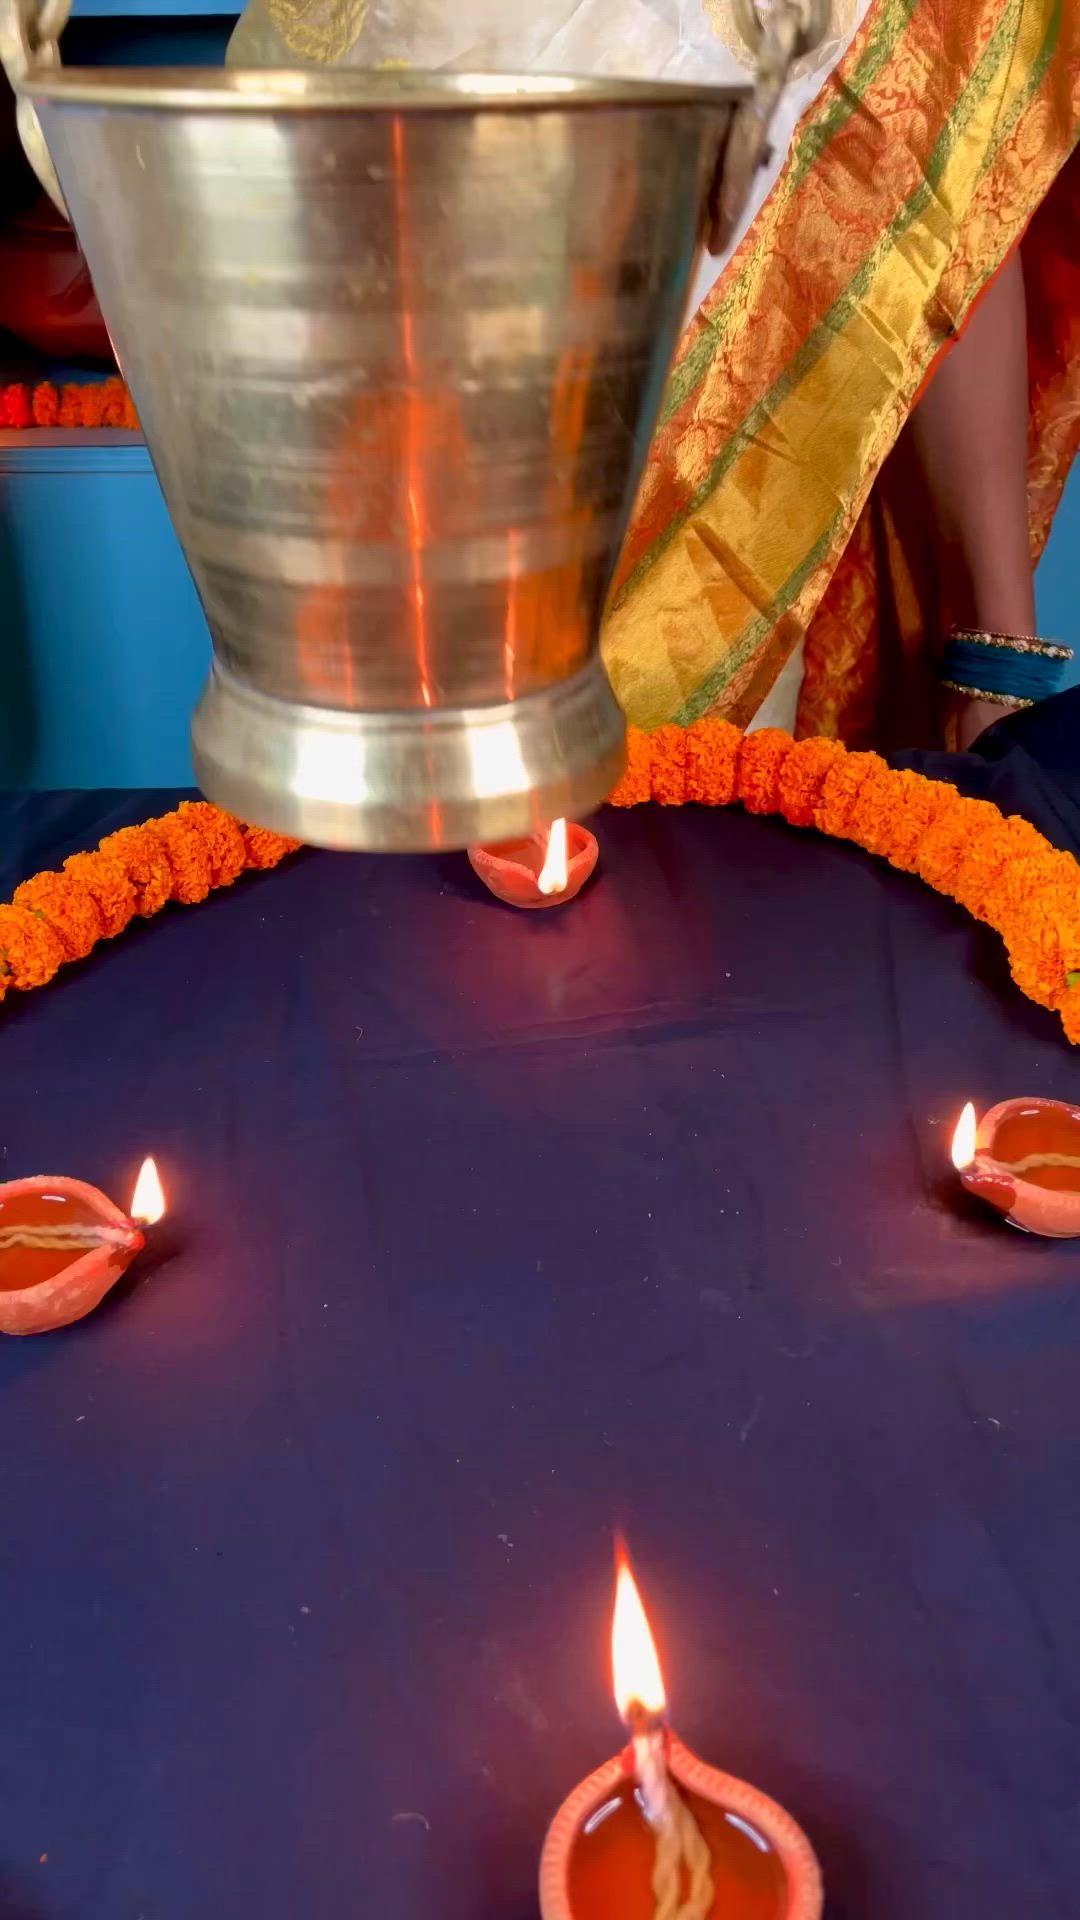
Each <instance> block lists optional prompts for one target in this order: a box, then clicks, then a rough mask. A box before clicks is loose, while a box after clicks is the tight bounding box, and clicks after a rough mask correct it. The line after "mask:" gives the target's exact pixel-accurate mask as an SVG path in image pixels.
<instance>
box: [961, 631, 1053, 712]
mask: <svg viewBox="0 0 1080 1920" xmlns="http://www.w3.org/2000/svg"><path fill="white" fill-rule="evenodd" d="M1072 657H1073V656H1072V648H1071V647H1059V646H1052V645H1051V644H1050V642H1049V641H1046V640H1035V639H1027V638H1021V637H1019V636H1014V635H1010V634H1002V633H968V632H964V633H954V634H953V636H952V638H951V639H950V640H949V641H948V643H947V645H946V647H945V651H944V654H943V655H942V660H941V678H942V680H943V681H944V682H945V685H946V686H948V687H952V688H954V689H955V691H956V692H958V693H966V694H970V695H971V696H972V697H974V698H976V699H980V698H981V699H984V700H994V701H997V702H999V703H1000V704H1002V705H1010V706H1030V705H1032V704H1033V703H1034V702H1035V701H1036V700H1046V699H1047V698H1048V697H1049V696H1050V695H1051V694H1053V693H1057V691H1058V689H1059V688H1060V686H1061V683H1062V680H1063V678H1064V674H1065V668H1066V665H1067V664H1068V662H1069V661H1070V660H1071V659H1072Z"/></svg>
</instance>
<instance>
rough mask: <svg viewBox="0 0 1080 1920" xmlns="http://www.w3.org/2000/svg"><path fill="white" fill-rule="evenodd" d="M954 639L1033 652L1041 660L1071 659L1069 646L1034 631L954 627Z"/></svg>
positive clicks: (1012, 651)
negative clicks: (992, 631) (994, 631)
mask: <svg viewBox="0 0 1080 1920" xmlns="http://www.w3.org/2000/svg"><path fill="white" fill-rule="evenodd" d="M952 638H953V639H954V640H969V641H971V642H972V644H973V645H975V646H977V647H1002V648H1007V649H1008V651H1009V652H1010V653H1035V654H1038V655H1039V657H1040V658H1041V659H1043V660H1071V659H1072V657H1073V650H1072V648H1071V647H1062V646H1059V645H1058V643H1057V642H1056V641H1053V640H1040V639H1039V637H1038V635H1037V634H1034V633H984V632H982V631H981V630H980V629H979V628H977V627H954V628H953V632H952Z"/></svg>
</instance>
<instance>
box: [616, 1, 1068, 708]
mask: <svg viewBox="0 0 1080 1920" xmlns="http://www.w3.org/2000/svg"><path fill="white" fill-rule="evenodd" d="M1078 134H1080V7H1077V6H1075V5H1072V4H1069V0H873V4H872V5H871V6H870V8H869V10H868V12H867V13H866V15H865V18H864V19H863V22H862V25H861V28H860V30H859V32H858V34H857V35H856V37H855V39H854V41H853V42H852V44H851V45H850V47H849V48H848V51H847V52H846V54H845V55H844V56H843V58H842V59H841V60H840V62H839V64H838V65H837V66H836V67H835V68H834V70H833V72H832V73H831V75H830V76H829V78H828V80H827V82H826V84H825V86H824V87H823V89H822V90H821V92H820V93H819V94H818V96H817V98H816V99H815V100H814V102H813V104H812V105H811V106H810V108H809V109H808V110H807V112H806V113H805V114H804V116H803V118H802V120H801V122H800V124H799V126H798V129H797V131H796V135H795V140H794V143H793V146H792V148H791V151H790V153H789V155H788V157H787V160H786V163H785V165H784V167H783V169H782V170H781V172H780V174H779V176H778V178H777V180H776V182H775V184H774V186H773V188H772V191H771V193H770V195H769V197H768V199H767V201H766V203H765V206H764V207H763V209H762V211H761V213H760V214H759V216H758V218H757V219H756V220H755V222H754V224H753V225H752V227H751V228H750V230H749V232H748V233H747V235H746V237H745V239H744V240H743V242H742V244H741V246H740V247H739V249H738V250H737V252H736V253H735V255H734V257H733V258H732V260H731V261H730V263H729V265H728V266H727V268H726V269H725V271H724V273H723V274H722V275H721V278H720V280H719V281H718V283H717V285H716V287H715V288H714V290H713V292H712V293H711V294H710V295H709V297H708V299H707V300H706V301H705V304H704V306H703V307H702V309H701V311H700V312H699V313H698V315H697V317H696V318H695V320H694V322H693V324H692V325H691V327H690V329H689V331H688V332H687V334H686V336H685V338H684V340H683V343H682V346H681V349H680V353H679V356H678V360H677V363H676V366H675V369H674V372H673V374H672V378H671V382H670V385H669V389H668V393H667V398H666V401H665V406H664V412H663V416H662V421H661V425H660V429H659V431H658V434H657V437H656V440H655V442H654V445H653V448H652V452H651V455H650V459H649V463H648V467H647V470H646V474H645V478H644V482H643V485H642V488H641V492H640V495H639V499H638V504H637V509H636V513H635V518H634V522H633V526H632V529H631V533H630V536H629V539H628V542H627V546H626V549H625V552H624V556H623V561H622V564H621V567H620V571H619V574H618V577H617V579H616V582H615V588H614V592H613V597H612V601H611V606H610V612H609V618H608V625H607V634H606V642H605V653H606V658H607V663H608V667H609V671H610V673H611V675H612V678H613V681H614V683H615V687H616V691H617V692H618V694H619V697H620V699H621V701H622V703H623V705H624V707H625V708H626V711H627V713H628V715H629V717H630V719H631V721H633V722H634V723H635V724H636V725H638V726H641V727H645V728H653V727H656V726H659V725H660V724H662V723H664V722H668V721H677V722H689V721H691V720H694V719H696V718H698V717H699V716H701V715H702V714H705V713H720V714H724V715H726V716H727V717H729V718H731V719H733V720H735V721H737V722H739V723H745V722H747V721H749V720H750V718H751V717H752V716H753V714H754V713H755V712H756V710H757V708H758V707H759V705H760V703H761V701H762V699H763V698H764V697H765V695H766V694H767V693H768V692H769V690H770V688H771V686H772V685H773V683H774V681H775V679H776V677H777V675H778V673H779V672H780V670H781V668H782V667H783V665H784V663H785V661H786V660H787V659H788V658H789V656H790V655H791V654H792V653H793V651H794V650H795V649H796V648H797V647H798V646H800V644H805V678H804V681H803V686H802V693H801V697H800V705H799V731H800V732H803V733H811V732H820V733H828V734H837V735H840V736H842V737H843V738H844V739H846V740H847V741H849V742H856V743H865V742H866V741H867V740H869V739H870V738H871V736H872V735H873V734H874V733H875V731H876V728H877V719H878V705H879V696H880V693H881V689H882V687H883V685H884V683H885V679H886V676H887V674H888V672H889V661H888V657H887V656H888V653H889V650H890V649H893V650H894V651H895V650H896V649H898V648H899V649H906V650H907V651H908V652H909V653H910V655H911V656H912V658H913V659H914V658H915V657H916V655H917V654H919V653H920V652H921V648H922V642H923V631H924V619H923V607H922V598H923V596H922V591H921V589H922V584H923V583H922V582H921V581H920V579H919V575H918V568H917V566H916V565H913V563H912V558H911V555H910V553H907V552H905V551H903V550H902V549H901V548H900V545H899V542H898V540H897V538H896V532H895V526H894V522H893V517H892V513H891V510H890V504H889V489H888V475H887V474H886V475H885V482H884V484H881V482H882V470H883V468H884V467H885V463H886V461H887V456H888V455H889V453H890V451H891V449H892V448H893V446H894V443H895V442H896V439H897V436H898V434H899V432H900V430H901V428H902V426H903V424H904V422H905V420H906V418H907V416H908V414H909V412H910V410H911V408H912V406H913V404H914V402H915V400H916V398H917V397H918V394H919V392H920V390H921V388H922V386H923V385H924V383H925V381H926V380H927V378H928V377H929V375H930V373H931V371H932V369H933V367H934V365H935V363H936V361H937V358H938V356H939V355H940V354H942V353H944V352H946V351H947V350H948V348H949V346H950V344H951V343H952V342H954V341H955V340H956V338H957V337H958V335H959V333H960V332H961V330H962V328H963V326H964V323H965V320H966V318H967V316H968V315H969V313H970V312H971V311H972V308H973V306H974V304H975V302H976V301H977V300H978V298H979V295H980V293H981V292H982V291H983V290H984V289H985V288H986V286H987V285H988V284H989V283H990V281H991V280H992V278H993V277H994V275H995V273H996V272H997V271H998V269H999V268H1000V267H1001V265H1002V264H1003V262H1004V261H1005V260H1006V259H1007V258H1008V257H1009V255H1010V253H1011V252H1012V250H1013V249H1014V248H1015V247H1016V246H1017V245H1018V244H1022V246H1023V258H1024V266H1025V276H1026V280H1027V288H1028V305H1029V314H1030V336H1031V337H1030V400H1031V436H1030V450H1031V451H1030V485H1029V496H1030V513H1031V535H1032V548H1033V553H1035V554H1038V552H1039V551H1040V550H1041V547H1042V544H1043V542H1044V541H1045V538H1046V535H1047V532H1048V530H1049V526H1050V522H1051V519H1052V516H1053V512H1054V508H1055V507H1056V505H1057V502H1058V499H1059V498H1060V494H1061V490H1062V487H1063V485H1064V481H1065V477H1066V475H1067V472H1068V468H1069V465H1070V462H1071V460H1072V458H1073V455H1074V454H1075V452H1076V449H1077V446H1078V444H1080V246H1078V242H1077V235H1078V233H1080V169H1078V163H1077V161H1076V159H1075V158H1074V157H1073V156H1074V151H1075V147H1076V142H1077V138H1078Z"/></svg>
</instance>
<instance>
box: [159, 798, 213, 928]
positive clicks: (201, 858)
mask: <svg viewBox="0 0 1080 1920" xmlns="http://www.w3.org/2000/svg"><path fill="white" fill-rule="evenodd" d="M151 825H152V826H153V829H154V832H155V833H156V834H157V836H158V838H159V840H160V841H161V844H162V846H163V847H164V849H165V852H166V854H167V855H168V859H169V866H170V867H171V869H172V897H173V899H174V900H179V901H181V903H182V904H183V905H184V906H185V907H194V906H197V905H198V903H199V901H200V900H205V899H206V896H207V894H208V893H209V891H210V888H211V886H212V884H213V871H212V868H211V866H210V855H209V853H208V852H207V848H206V842H205V840H204V839H203V837H202V834H201V833H199V832H198V830H197V829H196V828H195V827H193V826H192V825H191V824H190V822H189V821H187V820H182V819H181V817H180V815H179V813H163V814H162V816H161V818H160V820H154V821H152V822H151Z"/></svg>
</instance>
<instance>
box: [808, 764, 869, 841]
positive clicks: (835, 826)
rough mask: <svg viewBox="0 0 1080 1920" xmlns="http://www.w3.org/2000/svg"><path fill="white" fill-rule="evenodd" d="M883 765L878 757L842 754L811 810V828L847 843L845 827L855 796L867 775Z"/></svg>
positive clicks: (847, 833)
mask: <svg viewBox="0 0 1080 1920" xmlns="http://www.w3.org/2000/svg"><path fill="white" fill-rule="evenodd" d="M884 765H885V762H884V760H883V759H882V758H881V755H880V754H878V753H845V755H844V757H843V759H842V760H837V761H836V762H835V764H834V765H833V766H832V767H830V768H829V771H828V773H827V774H826V775H825V779H824V782H823V783H822V788H821V799H820V800H819V802H818V804H817V806H816V807H815V809H814V825H815V827H817V828H819V830H820V831H821V832H822V833H830V834H833V835H834V836H835V838H836V839H838V840H850V839H851V837H852V835H851V833H850V831H849V823H850V821H851V819H852V817H853V815H854V813H855V811H856V808H857V807H858V804H859V795H860V793H861V792H862V789H863V787H864V785H865V783H866V781H867V780H868V779H869V778H870V775H871V773H876V772H877V771H878V770H879V769H880V768H881V767H883V766H884Z"/></svg>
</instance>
